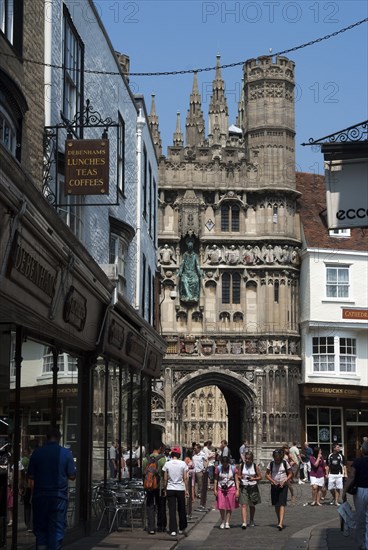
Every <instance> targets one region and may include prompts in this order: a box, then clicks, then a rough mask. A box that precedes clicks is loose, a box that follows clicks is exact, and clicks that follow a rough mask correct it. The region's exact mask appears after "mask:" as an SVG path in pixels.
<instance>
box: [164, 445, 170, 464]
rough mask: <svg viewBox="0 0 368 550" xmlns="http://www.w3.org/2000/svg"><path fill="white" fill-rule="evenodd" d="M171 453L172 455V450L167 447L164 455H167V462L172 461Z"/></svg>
mask: <svg viewBox="0 0 368 550" xmlns="http://www.w3.org/2000/svg"><path fill="white" fill-rule="evenodd" d="M170 453H171V448H170V447H165V449H164V455H165V458H166V462H168V461H169V460H171V454H170Z"/></svg>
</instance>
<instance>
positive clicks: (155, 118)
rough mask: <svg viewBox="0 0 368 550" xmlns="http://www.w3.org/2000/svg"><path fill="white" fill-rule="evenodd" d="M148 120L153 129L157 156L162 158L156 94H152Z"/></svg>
mask: <svg viewBox="0 0 368 550" xmlns="http://www.w3.org/2000/svg"><path fill="white" fill-rule="evenodd" d="M148 120H149V125H150V128H151V133H152V139H153V144H154V146H155V149H156V154H157V157H158V158H160V157H161V155H162V141H161V134H160V129H159V126H158V116H157V113H156V103H155V94H152V102H151V112H150V114H149V117H148Z"/></svg>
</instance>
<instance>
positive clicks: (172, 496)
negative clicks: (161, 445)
mask: <svg viewBox="0 0 368 550" xmlns="http://www.w3.org/2000/svg"><path fill="white" fill-rule="evenodd" d="M180 457H181V449H180V447H172V448H171V460H169V461H167V462H165V464H164V466H163V468H162V471H163V472H164V483H165V489H166V497H167V505H168V508H169V531H170V534H171V536H173V537H176V534H177V532H178V533H179V535H181V534H185V529H186V528H187V525H188V522H187V513H186V509H185V497H189V491H188V466H187V465H186V464H185V462H184V460H180ZM176 508H177V509H178V515H179V531H178V521H177V517H176Z"/></svg>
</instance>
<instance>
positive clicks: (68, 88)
mask: <svg viewBox="0 0 368 550" xmlns="http://www.w3.org/2000/svg"><path fill="white" fill-rule="evenodd" d="M63 23H64V36H63V115H64V116H65V118H67V119H68V120H73V118H74V116H75V114H76V113H77V111H82V101H83V100H82V81H83V78H82V71H83V65H84V59H83V43H82V41H81V39H80V37H79V35H78V33H77V31H76V29H75V27H74V25H73V22H72V20H71V17H70V14H69V11H68V10H67V8H66V7H65V6H64V18H63Z"/></svg>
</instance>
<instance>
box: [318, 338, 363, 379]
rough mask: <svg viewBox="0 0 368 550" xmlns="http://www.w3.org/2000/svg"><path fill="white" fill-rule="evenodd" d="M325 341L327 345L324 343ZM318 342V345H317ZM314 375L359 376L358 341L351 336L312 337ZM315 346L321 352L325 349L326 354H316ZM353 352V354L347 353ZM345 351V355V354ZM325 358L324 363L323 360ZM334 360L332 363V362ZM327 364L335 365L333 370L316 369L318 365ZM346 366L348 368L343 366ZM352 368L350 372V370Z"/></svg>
mask: <svg viewBox="0 0 368 550" xmlns="http://www.w3.org/2000/svg"><path fill="white" fill-rule="evenodd" d="M322 340H325V343H323V342H322ZM317 341H318V343H317ZM311 343H312V373H313V375H320V376H326V375H327V376H328V375H338V376H341V375H343V376H351V377H356V376H357V357H358V355H357V339H356V338H354V337H351V336H345V335H342V336H313V337H312V341H311ZM315 346H318V348H319V349H320V351H322V350H321V348H322V347H324V348H325V350H326V351H325V352H322V353H315V352H314V350H315ZM348 350H351V353H347V351H348ZM343 351H345V353H343ZM322 358H325V361H324V362H323V363H322V361H321V359H322ZM331 359H332V362H331ZM321 364H326V365H327V366H329V365H333V369H328V368H327V369H326V370H321V369H316V365H319V366H320V365H321ZM343 365H345V367H346V368H343V367H342V366H343ZM348 367H350V370H348Z"/></svg>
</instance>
